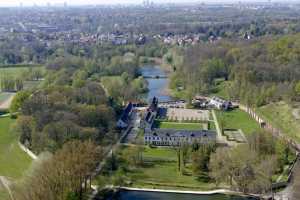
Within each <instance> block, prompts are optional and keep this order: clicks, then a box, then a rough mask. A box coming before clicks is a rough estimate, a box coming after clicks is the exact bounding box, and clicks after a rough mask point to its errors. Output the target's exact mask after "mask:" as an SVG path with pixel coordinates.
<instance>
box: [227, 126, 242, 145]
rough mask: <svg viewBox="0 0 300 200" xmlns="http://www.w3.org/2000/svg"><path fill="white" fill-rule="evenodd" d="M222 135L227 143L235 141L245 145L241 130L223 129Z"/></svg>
mask: <svg viewBox="0 0 300 200" xmlns="http://www.w3.org/2000/svg"><path fill="white" fill-rule="evenodd" d="M224 135H225V136H226V137H227V139H228V140H229V141H235V142H238V143H246V142H247V139H246V137H245V135H244V133H243V131H242V130H241V129H238V130H237V129H225V130H224Z"/></svg>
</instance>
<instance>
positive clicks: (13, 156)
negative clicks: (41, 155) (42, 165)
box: [0, 117, 31, 179]
mask: <svg viewBox="0 0 300 200" xmlns="http://www.w3.org/2000/svg"><path fill="white" fill-rule="evenodd" d="M14 121H15V120H13V119H11V118H9V117H2V118H0V176H5V177H9V178H13V179H18V178H20V177H22V175H23V173H24V172H25V171H26V170H27V169H28V168H29V166H30V164H31V158H30V157H29V156H28V155H27V154H26V153H25V152H23V151H22V150H21V149H20V147H19V145H18V136H17V135H16V134H14V133H12V132H11V131H10V127H11V125H12V124H13V123H14Z"/></svg>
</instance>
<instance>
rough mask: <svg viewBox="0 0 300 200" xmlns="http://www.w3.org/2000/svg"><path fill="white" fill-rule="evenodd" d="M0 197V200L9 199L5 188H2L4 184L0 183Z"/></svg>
mask: <svg viewBox="0 0 300 200" xmlns="http://www.w3.org/2000/svg"><path fill="white" fill-rule="evenodd" d="M0 199H1V200H9V199H10V197H9V194H8V192H7V190H6V189H5V188H4V186H2V185H1V183H0Z"/></svg>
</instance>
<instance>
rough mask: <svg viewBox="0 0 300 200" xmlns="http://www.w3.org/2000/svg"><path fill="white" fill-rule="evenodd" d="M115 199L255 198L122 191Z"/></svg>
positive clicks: (233, 199)
mask: <svg viewBox="0 0 300 200" xmlns="http://www.w3.org/2000/svg"><path fill="white" fill-rule="evenodd" d="M117 200H255V199H254V198H246V197H239V196H230V195H223V194H216V195H193V194H175V193H161V192H141V191H122V192H120V195H119V197H118V198H117Z"/></svg>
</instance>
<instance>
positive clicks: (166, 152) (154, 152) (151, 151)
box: [143, 147, 177, 161]
mask: <svg viewBox="0 0 300 200" xmlns="http://www.w3.org/2000/svg"><path fill="white" fill-rule="evenodd" d="M143 157H144V158H145V159H151V160H152V159H166V160H173V161H176V159H177V156H176V151H175V150H174V149H171V148H150V147H145V150H144V153H143Z"/></svg>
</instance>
